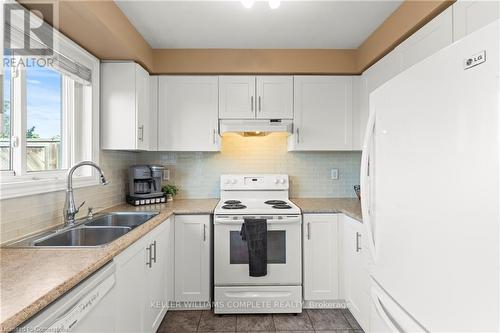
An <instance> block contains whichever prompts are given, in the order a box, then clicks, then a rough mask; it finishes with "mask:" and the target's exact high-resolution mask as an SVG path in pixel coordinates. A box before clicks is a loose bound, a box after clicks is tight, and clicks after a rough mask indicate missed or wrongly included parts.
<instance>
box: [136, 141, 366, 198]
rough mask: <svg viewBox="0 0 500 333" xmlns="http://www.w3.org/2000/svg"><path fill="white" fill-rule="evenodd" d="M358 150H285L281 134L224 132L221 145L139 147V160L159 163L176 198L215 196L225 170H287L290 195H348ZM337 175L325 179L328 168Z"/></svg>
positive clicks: (354, 178) (354, 179)
mask: <svg viewBox="0 0 500 333" xmlns="http://www.w3.org/2000/svg"><path fill="white" fill-rule="evenodd" d="M360 160H361V153H360V152H288V151H287V136H286V135H285V134H282V133H274V134H270V135H267V136H262V137H243V136H241V135H239V134H225V135H224V137H223V138H222V151H221V152H220V153H219V152H217V153H211V152H210V153H209V152H203V153H202V152H144V153H140V155H139V163H156V164H162V165H164V166H165V167H166V168H167V169H169V170H170V181H169V183H173V184H175V185H177V186H178V187H179V188H180V192H179V194H178V197H179V198H210V197H212V198H213V197H218V196H219V176H220V175H221V174H226V173H284V174H288V175H289V176H290V186H291V187H290V196H291V197H354V196H355V194H354V191H353V185H356V184H359V166H360ZM332 168H336V169H338V170H339V179H338V180H331V179H330V173H331V169H332Z"/></svg>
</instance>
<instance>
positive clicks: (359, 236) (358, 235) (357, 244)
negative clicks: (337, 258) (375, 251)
mask: <svg viewBox="0 0 500 333" xmlns="http://www.w3.org/2000/svg"><path fill="white" fill-rule="evenodd" d="M360 238H361V234H360V233H359V232H356V252H359V251H361V246H360V244H359V239H360Z"/></svg>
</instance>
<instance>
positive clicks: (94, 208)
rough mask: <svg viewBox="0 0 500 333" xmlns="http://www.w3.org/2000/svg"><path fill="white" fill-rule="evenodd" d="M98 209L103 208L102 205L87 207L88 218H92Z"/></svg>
mask: <svg viewBox="0 0 500 333" xmlns="http://www.w3.org/2000/svg"><path fill="white" fill-rule="evenodd" d="M96 209H102V207H92V206H90V207H89V208H87V218H89V219H91V218H92V217H93V216H94V211H95V210H96Z"/></svg>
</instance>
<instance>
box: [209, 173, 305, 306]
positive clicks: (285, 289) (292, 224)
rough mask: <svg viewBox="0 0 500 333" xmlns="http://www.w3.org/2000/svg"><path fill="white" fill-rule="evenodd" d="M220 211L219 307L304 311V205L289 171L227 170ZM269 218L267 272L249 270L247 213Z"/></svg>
mask: <svg viewBox="0 0 500 333" xmlns="http://www.w3.org/2000/svg"><path fill="white" fill-rule="evenodd" d="M220 186H221V192H220V196H221V200H220V202H219V204H218V205H217V207H216V208H215V212H214V214H215V217H214V225H215V226H214V230H215V231H214V271H215V274H214V275H215V279H214V282H215V283H214V284H215V292H214V298H215V304H214V311H215V313H299V312H302V303H301V301H302V261H301V258H302V246H301V224H302V215H301V212H300V209H299V208H298V207H297V206H296V205H295V204H294V203H293V202H291V201H290V200H289V199H288V188H289V181H288V176H287V175H282V174H255V175H223V176H221V185H220ZM255 218H259V219H261V218H262V219H266V220H267V249H268V251H267V260H268V266H267V275H266V276H262V277H251V276H249V267H248V249H247V243H246V242H245V241H243V240H242V239H241V236H240V230H241V226H242V225H243V222H244V220H245V219H255Z"/></svg>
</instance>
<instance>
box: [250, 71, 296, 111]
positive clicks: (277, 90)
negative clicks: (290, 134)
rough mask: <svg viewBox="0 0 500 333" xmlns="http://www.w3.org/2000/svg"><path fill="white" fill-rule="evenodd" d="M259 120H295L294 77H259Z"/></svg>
mask: <svg viewBox="0 0 500 333" xmlns="http://www.w3.org/2000/svg"><path fill="white" fill-rule="evenodd" d="M256 101H257V104H256V106H257V107H256V109H257V118H260V119H292V118H293V76H257V100H256Z"/></svg>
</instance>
